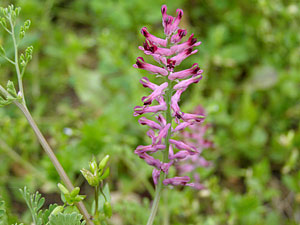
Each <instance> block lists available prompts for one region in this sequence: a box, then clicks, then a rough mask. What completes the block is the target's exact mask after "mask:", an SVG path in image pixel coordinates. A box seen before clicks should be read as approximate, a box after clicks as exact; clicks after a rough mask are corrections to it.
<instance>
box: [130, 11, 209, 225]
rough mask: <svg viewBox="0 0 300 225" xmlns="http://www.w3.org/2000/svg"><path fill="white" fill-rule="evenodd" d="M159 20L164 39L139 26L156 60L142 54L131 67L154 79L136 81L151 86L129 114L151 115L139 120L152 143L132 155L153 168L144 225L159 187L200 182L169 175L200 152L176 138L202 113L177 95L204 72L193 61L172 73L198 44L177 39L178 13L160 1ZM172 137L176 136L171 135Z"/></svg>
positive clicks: (180, 32) (182, 32) (155, 204)
mask: <svg viewBox="0 0 300 225" xmlns="http://www.w3.org/2000/svg"><path fill="white" fill-rule="evenodd" d="M161 12H162V24H163V27H164V34H165V35H166V37H165V38H163V39H162V38H158V37H156V36H154V35H152V34H151V33H149V31H148V30H147V28H146V27H143V28H142V29H141V33H142V35H143V36H144V37H145V38H146V40H145V42H144V44H143V46H140V47H139V49H141V50H142V51H143V52H144V53H145V55H150V56H152V57H153V59H154V60H155V61H156V62H157V63H158V64H159V65H158V66H157V65H152V64H149V63H147V62H145V60H144V59H143V58H142V57H138V58H137V60H136V64H134V65H133V66H134V67H135V68H139V69H143V70H147V71H149V72H150V73H151V74H154V75H156V77H157V82H160V83H152V82H151V81H150V80H149V79H148V78H147V77H143V78H142V79H141V80H140V83H141V84H142V85H143V86H144V87H146V88H149V89H151V90H152V93H151V94H150V95H148V96H145V97H142V102H143V106H136V107H135V108H134V116H139V115H144V114H151V117H149V118H146V117H141V118H140V119H139V123H140V124H141V125H146V126H148V127H149V131H148V132H147V135H148V136H149V137H150V138H151V140H152V143H151V144H150V145H146V146H142V145H140V146H138V147H137V148H136V149H135V153H136V154H137V155H138V156H139V157H140V158H141V159H144V160H145V162H146V163H147V164H148V165H151V166H153V167H154V168H153V173H152V176H153V181H154V183H155V185H156V194H155V198H154V202H153V206H152V210H151V214H150V217H149V219H148V223H147V224H149V225H150V224H152V223H153V221H154V218H155V214H156V211H157V208H158V204H159V200H160V196H161V192H162V188H163V185H172V186H190V187H194V188H197V187H198V186H199V185H198V184H197V185H196V184H195V183H192V182H190V177H188V176H181V177H168V171H169V168H170V167H171V166H172V165H173V164H174V163H175V162H177V161H178V160H182V159H185V158H187V157H190V156H194V155H199V154H200V153H201V151H200V150H199V149H198V148H197V147H195V146H193V145H191V144H190V143H187V142H184V141H182V140H180V135H177V134H178V133H180V132H182V130H183V129H185V128H187V127H189V126H192V125H193V124H195V123H202V122H203V120H204V115H203V114H190V113H185V112H182V111H181V109H180V106H179V101H180V98H181V95H182V93H183V92H184V91H186V90H187V88H188V87H189V86H190V85H191V84H193V83H198V82H199V81H200V80H201V79H202V73H203V70H201V69H200V67H199V66H198V64H197V63H195V64H193V65H192V67H191V68H189V69H185V70H181V71H177V70H176V67H177V66H179V65H180V64H181V62H182V61H183V60H184V59H186V58H187V57H189V56H191V55H193V54H195V53H197V51H198V50H193V48H194V47H196V46H198V45H200V44H201V42H197V39H196V38H194V34H191V35H190V37H189V38H188V40H187V41H185V42H181V41H182V39H183V37H184V36H186V35H187V31H186V30H184V29H180V28H179V27H178V25H179V23H180V21H181V19H182V16H183V11H182V10H181V9H177V11H176V12H177V16H176V17H173V16H170V15H168V14H167V6H165V5H163V6H162V8H161ZM176 135H177V136H178V138H175V137H176ZM157 152H162V155H163V157H162V160H160V159H158V158H155V156H156V155H157V154H156V153H157Z"/></svg>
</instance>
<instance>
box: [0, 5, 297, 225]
mask: <svg viewBox="0 0 300 225" xmlns="http://www.w3.org/2000/svg"><path fill="white" fill-rule="evenodd" d="M11 3H13V4H15V5H16V6H19V7H21V8H22V11H21V19H22V21H20V22H23V21H25V20H26V19H30V20H31V21H32V26H31V29H30V31H29V32H27V35H26V37H25V39H24V41H23V42H22V45H23V46H24V47H26V46H28V45H33V46H34V55H33V61H32V62H31V63H30V65H29V68H28V70H27V73H26V74H25V77H24V85H25V95H26V96H27V103H28V105H29V109H30V110H31V111H32V114H33V117H34V118H35V119H36V120H37V123H38V124H39V125H40V127H41V130H42V132H43V133H44V134H45V135H46V137H47V140H48V141H49V143H50V145H51V146H52V147H53V148H54V149H55V151H56V154H57V156H58V158H59V160H60V162H61V163H62V164H63V166H64V168H65V169H66V171H67V173H68V174H69V175H70V176H71V178H72V179H73V181H74V183H75V185H78V186H81V187H82V188H83V193H85V194H87V195H92V192H91V190H90V189H89V188H88V187H87V185H85V184H84V179H83V177H82V176H80V174H79V170H80V169H81V168H83V167H85V168H87V164H88V161H89V160H90V159H91V157H92V155H95V156H97V157H98V158H99V159H100V158H101V157H103V156H104V155H105V154H110V156H111V161H110V167H111V176H110V178H109V184H110V189H111V194H112V198H113V199H114V200H113V201H114V202H113V208H114V216H113V218H112V220H111V224H145V221H146V220H147V216H148V214H149V204H150V203H149V199H151V195H152V194H153V191H154V189H153V186H152V180H151V167H150V166H147V165H146V164H145V163H144V161H143V160H141V159H139V158H138V157H137V156H136V155H134V154H133V150H134V149H135V147H136V146H137V145H139V144H142V143H144V142H145V140H146V138H145V137H146V129H144V128H143V127H141V126H140V125H139V124H138V123H137V118H134V117H133V115H132V114H133V107H134V106H135V105H138V104H140V98H141V97H142V96H144V95H145V93H146V92H147V91H146V90H145V89H143V88H142V86H141V85H140V84H139V78H141V77H142V75H147V73H146V72H144V71H138V70H136V69H134V68H133V67H132V64H134V63H135V59H136V57H137V56H141V55H143V54H142V52H141V51H139V50H138V48H137V47H138V45H141V44H142V42H143V37H142V36H141V35H140V33H139V31H140V29H141V28H142V27H143V26H147V27H148V30H149V31H150V32H151V33H153V34H155V35H157V36H162V35H163V30H162V26H161V13H160V7H161V5H162V4H167V6H168V10H169V11H168V12H169V13H170V14H175V10H176V8H182V9H183V10H184V17H183V21H182V22H181V27H182V28H186V29H188V35H189V34H191V33H195V36H196V37H198V40H200V41H202V44H201V45H200V47H199V48H198V49H199V53H198V54H197V55H194V56H192V57H190V58H189V59H188V60H186V62H185V63H184V64H183V65H182V68H189V66H190V65H192V63H194V62H197V63H199V65H200V66H201V68H202V69H203V70H204V79H202V80H201V82H200V83H199V84H198V85H194V86H193V87H192V89H191V90H190V91H189V92H188V93H185V94H184V95H183V100H182V107H183V108H184V109H185V111H192V110H193V108H194V107H196V106H197V105H199V104H201V105H203V106H204V107H205V109H206V111H207V114H208V116H207V119H206V121H207V122H208V123H210V124H212V129H211V131H210V133H211V134H210V137H211V139H212V140H213V141H214V143H215V147H214V148H213V149H208V150H206V151H205V152H204V155H205V156H206V158H208V159H210V160H211V161H212V162H213V166H212V168H210V169H201V168H200V169H198V171H197V172H198V173H199V174H200V176H201V179H202V182H203V183H204V184H205V185H206V186H207V187H208V189H207V190H204V191H195V190H192V189H189V188H184V189H183V190H176V189H173V190H169V192H168V196H167V209H166V207H164V206H163V205H162V207H161V211H160V213H159V215H158V217H157V220H156V224H168V223H167V222H166V221H168V220H169V224H172V225H173V224H174V225H177V224H191V225H192V224H193V225H194V224H195V225H198V224H199V225H200V224H201V225H214V224H216V225H219V224H242V225H262V224H264V225H277V224H278V225H279V224H287V225H292V224H293V225H294V224H299V223H300V171H299V169H300V164H299V148H300V130H299V129H300V128H299V124H300V119H299V118H300V91H299V90H300V73H299V71H300V3H299V1H297V0H295V1H292V0H247V1H238V0H222V1H220V0H173V1H169V2H166V1H159V0H153V1H151V3H150V2H147V1H142V0H89V1H84V0H72V1H71V0H45V1H40V0H26V1H25V0H18V1H8V0H2V1H1V6H2V7H6V6H7V5H8V4H11ZM0 43H1V44H2V45H3V46H5V48H6V51H7V52H9V53H10V54H11V55H12V54H13V52H12V51H13V48H12V43H11V41H10V40H9V37H8V36H7V35H6V34H5V33H4V31H2V32H1V36H0ZM0 71H1V72H0V74H1V76H0V77H1V79H0V82H1V84H2V85H4V84H5V82H6V81H7V80H8V79H10V80H13V81H15V82H16V75H15V73H14V70H13V68H12V67H11V65H9V64H8V63H7V62H5V61H4V60H3V59H1V61H0ZM147 93H148V92H147ZM0 118H1V119H0V134H1V135H0V161H1V163H0V194H1V195H2V196H3V198H4V199H5V200H6V204H7V207H8V209H7V210H8V211H9V214H10V222H11V223H13V222H16V221H18V220H19V219H20V218H22V220H23V221H26V220H28V219H29V217H28V216H29V214H28V213H27V212H26V207H25V205H24V203H23V201H22V200H21V198H20V194H19V192H18V189H19V188H22V187H23V186H25V185H27V186H29V187H30V189H32V190H36V189H38V190H39V191H41V192H42V193H43V195H44V196H45V197H46V198H47V200H48V203H52V202H55V201H59V195H58V194H57V191H58V190H57V188H56V183H57V182H59V177H58V175H57V174H56V171H55V170H54V167H53V166H52V164H51V163H50V160H49V159H48V158H47V156H46V155H45V154H44V152H43V150H42V149H41V147H40V145H39V143H38V141H37V140H36V138H35V136H34V133H33V132H32V131H31V129H30V127H29V125H28V124H27V121H26V119H25V118H24V117H22V115H21V113H20V112H19V111H18V109H17V108H16V107H15V106H14V105H10V106H8V107H5V108H1V109H0ZM15 153H17V154H15ZM163 221H165V222H164V223H163Z"/></svg>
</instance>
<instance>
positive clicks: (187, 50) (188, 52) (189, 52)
mask: <svg viewBox="0 0 300 225" xmlns="http://www.w3.org/2000/svg"><path fill="white" fill-rule="evenodd" d="M192 51H193V48H188V49H186V50H185V54H186V55H189V54H191V53H192Z"/></svg>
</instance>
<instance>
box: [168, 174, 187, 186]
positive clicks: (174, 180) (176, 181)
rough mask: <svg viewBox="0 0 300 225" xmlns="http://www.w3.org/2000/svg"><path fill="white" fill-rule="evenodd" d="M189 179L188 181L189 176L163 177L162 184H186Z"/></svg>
mask: <svg viewBox="0 0 300 225" xmlns="http://www.w3.org/2000/svg"><path fill="white" fill-rule="evenodd" d="M189 181H190V178H189V177H188V176H184V177H173V178H168V179H164V181H163V184H164V185H169V184H170V185H174V186H179V185H186V184H187V183H188V182H189Z"/></svg>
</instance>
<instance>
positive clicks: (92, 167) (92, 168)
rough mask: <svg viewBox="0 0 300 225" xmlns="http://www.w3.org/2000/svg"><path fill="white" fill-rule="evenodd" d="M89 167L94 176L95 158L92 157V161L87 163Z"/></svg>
mask: <svg viewBox="0 0 300 225" xmlns="http://www.w3.org/2000/svg"><path fill="white" fill-rule="evenodd" d="M89 166H90V170H91V172H92V173H93V174H95V172H96V171H97V170H98V165H97V161H96V158H95V157H93V159H92V161H90V162H89Z"/></svg>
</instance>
